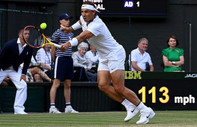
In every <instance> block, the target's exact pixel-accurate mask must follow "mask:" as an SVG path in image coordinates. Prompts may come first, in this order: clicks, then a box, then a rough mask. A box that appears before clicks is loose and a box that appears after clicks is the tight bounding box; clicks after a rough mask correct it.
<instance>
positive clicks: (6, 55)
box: [0, 29, 33, 114]
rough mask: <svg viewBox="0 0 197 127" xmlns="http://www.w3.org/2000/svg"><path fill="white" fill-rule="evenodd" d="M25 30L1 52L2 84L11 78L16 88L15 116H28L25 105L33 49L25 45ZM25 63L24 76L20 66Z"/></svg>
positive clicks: (0, 70) (21, 30) (26, 35)
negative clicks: (7, 78) (28, 70)
mask: <svg viewBox="0 0 197 127" xmlns="http://www.w3.org/2000/svg"><path fill="white" fill-rule="evenodd" d="M22 33H23V29H20V30H19V33H18V36H19V38H18V39H13V40H11V41H9V42H7V43H6V44H5V45H4V46H3V48H2V50H1V52H0V84H1V82H2V81H3V79H4V78H5V77H9V78H10V79H11V80H12V82H13V83H14V85H15V86H16V89H17V91H16V96H15V102H14V114H27V113H26V112H25V111H24V110H25V107H24V103H25V101H26V99H27V84H26V76H25V74H26V73H27V68H28V67H29V64H30V60H31V57H32V51H33V49H32V48H31V47H29V46H28V45H27V44H25V41H24V40H23V37H22ZM28 37H29V31H24V39H28ZM23 62H24V66H23V70H22V74H21V68H20V64H21V63H23Z"/></svg>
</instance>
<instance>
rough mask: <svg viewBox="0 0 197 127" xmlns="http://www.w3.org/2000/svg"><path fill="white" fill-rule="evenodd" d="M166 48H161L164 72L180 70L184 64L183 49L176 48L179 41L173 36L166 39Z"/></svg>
mask: <svg viewBox="0 0 197 127" xmlns="http://www.w3.org/2000/svg"><path fill="white" fill-rule="evenodd" d="M167 45H168V48H166V49H163V50H162V57H163V63H164V72H180V71H182V68H181V65H183V64H184V50H183V49H180V48H177V46H178V45H179V41H178V39H177V38H176V37H175V36H170V37H169V38H168V40H167Z"/></svg>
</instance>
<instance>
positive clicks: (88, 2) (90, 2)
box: [83, 1, 98, 15]
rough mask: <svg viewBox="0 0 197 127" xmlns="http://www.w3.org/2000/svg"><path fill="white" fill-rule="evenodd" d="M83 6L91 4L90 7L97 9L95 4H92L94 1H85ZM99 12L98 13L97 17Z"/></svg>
mask: <svg viewBox="0 0 197 127" xmlns="http://www.w3.org/2000/svg"><path fill="white" fill-rule="evenodd" d="M83 4H89V5H92V6H93V7H94V8H96V6H95V4H94V3H93V2H92V1H85V2H83ZM97 14H98V12H97V11H96V13H95V15H97Z"/></svg>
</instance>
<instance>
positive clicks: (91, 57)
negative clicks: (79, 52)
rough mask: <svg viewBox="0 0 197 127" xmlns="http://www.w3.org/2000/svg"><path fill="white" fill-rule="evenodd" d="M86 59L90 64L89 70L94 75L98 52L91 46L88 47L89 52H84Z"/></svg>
mask: <svg viewBox="0 0 197 127" xmlns="http://www.w3.org/2000/svg"><path fill="white" fill-rule="evenodd" d="M86 57H87V58H88V60H89V61H90V62H91V63H92V68H91V70H92V72H95V73H96V72H97V67H98V62H99V57H98V52H97V51H96V49H95V48H94V47H93V46H92V45H90V50H89V51H87V52H86Z"/></svg>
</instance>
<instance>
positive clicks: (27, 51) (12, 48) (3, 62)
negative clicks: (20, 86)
mask: <svg viewBox="0 0 197 127" xmlns="http://www.w3.org/2000/svg"><path fill="white" fill-rule="evenodd" d="M32 52H33V49H32V48H31V47H29V46H28V45H26V46H25V48H24V49H23V52H22V53H21V54H20V55H19V49H18V44H17V39H13V40H11V41H8V42H7V43H6V44H5V45H4V46H3V48H2V50H1V52H0V69H3V70H5V69H7V68H8V67H10V66H13V68H14V70H15V71H16V72H17V71H18V67H19V66H20V64H21V63H24V66H23V70H22V74H26V73H27V69H28V67H29V64H30V61H31V57H32Z"/></svg>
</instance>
